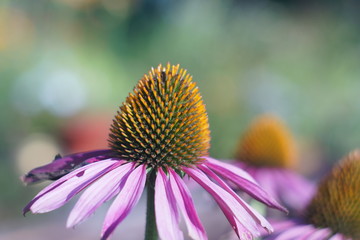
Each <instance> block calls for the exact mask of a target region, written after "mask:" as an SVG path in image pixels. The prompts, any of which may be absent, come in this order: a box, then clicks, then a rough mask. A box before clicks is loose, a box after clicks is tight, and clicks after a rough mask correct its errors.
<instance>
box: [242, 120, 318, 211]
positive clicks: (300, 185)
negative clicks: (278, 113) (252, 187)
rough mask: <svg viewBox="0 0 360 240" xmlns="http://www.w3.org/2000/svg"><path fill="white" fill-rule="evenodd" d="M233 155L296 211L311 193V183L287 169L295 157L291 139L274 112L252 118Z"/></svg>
mask: <svg viewBox="0 0 360 240" xmlns="http://www.w3.org/2000/svg"><path fill="white" fill-rule="evenodd" d="M235 159H236V160H237V162H236V164H237V165H239V166H241V167H242V168H244V169H245V170H246V171H247V172H248V173H250V175H252V176H253V177H254V178H255V180H256V181H257V182H258V183H259V184H260V186H262V187H263V188H264V189H265V190H266V191H267V192H269V193H270V194H271V195H272V196H274V197H275V199H276V200H277V201H279V202H280V203H281V204H283V205H284V206H285V207H287V208H289V209H291V210H295V211H300V210H301V209H302V208H303V207H305V206H306V205H307V203H308V201H309V200H310V199H311V197H312V196H313V192H314V185H313V184H312V183H311V182H310V181H308V180H307V179H305V178H304V177H302V176H301V175H299V174H297V173H295V172H294V171H293V170H292V169H291V168H292V167H293V166H294V165H295V163H296V161H297V153H296V146H295V141H294V139H293V137H292V135H291V133H290V131H289V130H288V129H287V127H286V126H285V125H284V124H283V123H282V121H280V120H279V119H278V118H277V117H275V116H272V115H263V116H260V117H258V118H257V119H255V121H254V122H253V123H252V125H251V126H250V127H249V129H248V130H247V132H246V133H245V134H244V136H243V137H242V138H241V139H240V141H239V144H238V147H237V152H236V154H235Z"/></svg>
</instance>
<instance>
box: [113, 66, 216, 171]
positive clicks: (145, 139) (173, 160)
mask: <svg viewBox="0 0 360 240" xmlns="http://www.w3.org/2000/svg"><path fill="white" fill-rule="evenodd" d="M110 131H111V133H110V135H109V144H110V147H111V148H112V149H113V150H114V151H115V152H117V154H118V156H119V157H120V158H122V159H124V160H128V161H136V162H139V163H141V164H148V165H149V166H150V167H161V166H170V167H172V168H175V169H176V168H177V167H179V166H191V165H193V164H198V163H200V162H201V161H202V160H201V157H203V156H207V155H208V149H209V147H210V131H209V124H208V117H207V114H206V109H205V105H204V103H203V101H202V98H201V95H200V93H199V91H198V88H197V87H196V84H195V83H194V82H192V77H191V76H190V75H189V74H187V73H186V70H184V69H182V68H180V67H179V65H172V66H171V65H170V64H169V63H168V64H167V65H166V66H162V65H161V64H160V65H159V66H158V67H157V68H155V69H154V68H152V69H151V71H150V72H149V73H148V74H147V75H144V77H143V78H142V79H141V80H140V81H139V82H138V84H137V85H136V86H135V88H134V92H133V93H130V94H129V96H128V97H127V98H126V101H125V102H124V103H123V105H122V106H121V107H120V111H118V113H117V115H116V116H115V119H114V120H113V124H112V125H111V128H110Z"/></svg>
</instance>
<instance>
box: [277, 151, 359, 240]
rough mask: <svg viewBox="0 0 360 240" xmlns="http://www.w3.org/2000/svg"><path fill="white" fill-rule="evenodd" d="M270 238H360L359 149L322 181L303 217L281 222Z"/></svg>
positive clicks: (282, 239)
mask: <svg viewBox="0 0 360 240" xmlns="http://www.w3.org/2000/svg"><path fill="white" fill-rule="evenodd" d="M277 225H279V226H280V225H282V227H279V228H278V230H277V228H275V231H276V232H275V234H274V236H273V237H270V238H271V239H278V240H280V239H281V240H290V239H314V240H315V239H316V240H317V239H331V240H345V239H353V240H358V239H360V150H355V151H353V152H351V153H350V154H349V155H348V156H346V157H345V158H344V159H343V160H341V161H340V163H339V164H338V165H337V166H335V167H334V168H333V170H332V172H331V173H329V175H328V176H327V177H325V178H324V180H323V181H322V182H321V183H320V185H319V187H318V190H317V192H316V194H315V196H314V197H313V199H312V200H311V202H310V204H309V205H308V206H307V208H306V209H305V210H304V218H302V219H296V220H287V221H284V222H279V223H277Z"/></svg>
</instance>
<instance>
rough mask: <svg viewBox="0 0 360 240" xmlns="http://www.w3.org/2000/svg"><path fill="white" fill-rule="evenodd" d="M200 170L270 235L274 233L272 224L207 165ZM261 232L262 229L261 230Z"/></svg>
mask: <svg viewBox="0 0 360 240" xmlns="http://www.w3.org/2000/svg"><path fill="white" fill-rule="evenodd" d="M199 168H200V169H201V170H202V171H203V172H204V173H205V174H206V175H207V176H209V177H211V178H213V179H214V180H215V181H217V182H218V183H219V185H220V186H221V187H222V188H223V189H225V190H226V191H227V192H228V193H230V194H231V196H233V197H234V198H235V199H236V200H237V201H238V203H240V205H241V206H242V207H243V208H244V209H245V210H246V211H247V213H248V214H249V215H251V217H252V218H254V220H256V222H257V223H258V224H260V225H261V226H262V227H263V228H265V229H266V230H267V232H268V233H272V232H273V228H272V227H271V225H270V223H269V222H268V221H267V220H266V219H265V218H264V217H263V216H262V215H261V214H259V213H258V212H257V211H256V210H255V209H253V208H252V207H251V206H250V205H249V204H247V203H246V202H245V201H244V200H242V199H241V198H240V197H239V196H238V195H237V194H236V193H235V192H234V191H233V190H232V189H231V188H230V187H229V186H228V185H227V184H226V183H225V182H224V181H223V180H222V179H221V178H219V177H218V176H217V175H216V174H215V173H214V172H213V171H211V170H210V169H209V168H208V167H206V166H205V165H202V166H199ZM259 230H260V229H259Z"/></svg>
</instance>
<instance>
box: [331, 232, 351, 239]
mask: <svg viewBox="0 0 360 240" xmlns="http://www.w3.org/2000/svg"><path fill="white" fill-rule="evenodd" d="M329 240H351V239H350V238H347V237H345V236H344V235H342V234H340V233H337V234H335V235H334V236H332V237H330V238H329Z"/></svg>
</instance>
